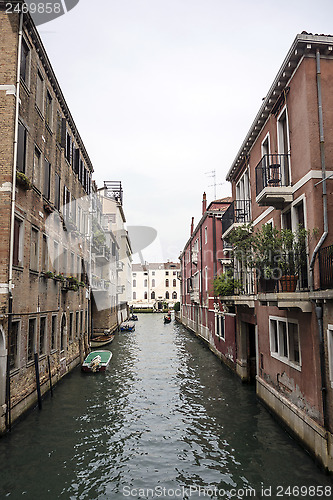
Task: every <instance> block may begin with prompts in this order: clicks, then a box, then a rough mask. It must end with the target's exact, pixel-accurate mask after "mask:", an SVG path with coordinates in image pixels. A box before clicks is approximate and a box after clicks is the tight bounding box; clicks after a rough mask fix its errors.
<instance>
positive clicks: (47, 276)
mask: <svg viewBox="0 0 333 500" xmlns="http://www.w3.org/2000/svg"><path fill="white" fill-rule="evenodd" d="M43 274H44V276H45V278H48V279H53V278H54V273H53V272H52V271H45V272H44V273H43Z"/></svg>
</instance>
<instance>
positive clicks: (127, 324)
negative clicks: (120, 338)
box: [120, 321, 135, 332]
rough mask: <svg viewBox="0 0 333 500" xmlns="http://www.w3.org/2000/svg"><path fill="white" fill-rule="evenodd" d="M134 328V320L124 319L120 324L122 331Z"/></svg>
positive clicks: (131, 330)
mask: <svg viewBox="0 0 333 500" xmlns="http://www.w3.org/2000/svg"><path fill="white" fill-rule="evenodd" d="M134 330H135V324H134V323H133V322H132V321H124V322H123V323H122V324H121V325H120V331H121V332H134Z"/></svg>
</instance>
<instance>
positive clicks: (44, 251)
mask: <svg viewBox="0 0 333 500" xmlns="http://www.w3.org/2000/svg"><path fill="white" fill-rule="evenodd" d="M48 270H49V250H48V244H47V236H46V235H45V234H43V240H42V271H48Z"/></svg>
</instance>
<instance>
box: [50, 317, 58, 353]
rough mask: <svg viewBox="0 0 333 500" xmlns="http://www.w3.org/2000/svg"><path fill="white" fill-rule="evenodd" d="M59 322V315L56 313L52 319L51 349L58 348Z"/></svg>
mask: <svg viewBox="0 0 333 500" xmlns="http://www.w3.org/2000/svg"><path fill="white" fill-rule="evenodd" d="M57 323H58V317H57V316H56V315H55V314H54V315H53V316H52V321H51V351H53V350H54V349H56V348H57Z"/></svg>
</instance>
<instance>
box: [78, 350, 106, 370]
mask: <svg viewBox="0 0 333 500" xmlns="http://www.w3.org/2000/svg"><path fill="white" fill-rule="evenodd" d="M111 358H112V352H111V351H92V352H91V353H89V354H88V356H87V357H86V358H85V360H84V362H83V363H82V366H81V369H82V371H84V372H92V373H96V372H104V371H105V370H106V368H107V367H108V365H109V363H110V361H111Z"/></svg>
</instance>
